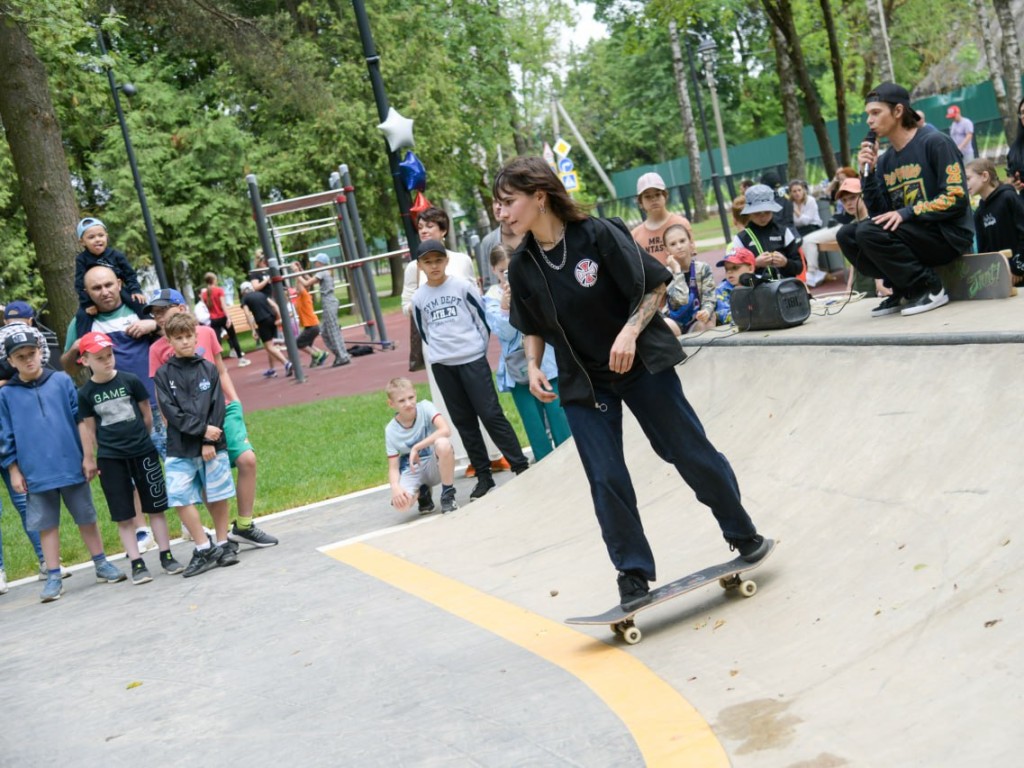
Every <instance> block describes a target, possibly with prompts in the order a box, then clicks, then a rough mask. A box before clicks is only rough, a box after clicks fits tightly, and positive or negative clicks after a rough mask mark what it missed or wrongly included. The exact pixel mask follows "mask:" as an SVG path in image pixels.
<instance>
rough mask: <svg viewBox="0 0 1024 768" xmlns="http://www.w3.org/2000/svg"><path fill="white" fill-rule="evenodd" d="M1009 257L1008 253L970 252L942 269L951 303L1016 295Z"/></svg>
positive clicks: (940, 269)
mask: <svg viewBox="0 0 1024 768" xmlns="http://www.w3.org/2000/svg"><path fill="white" fill-rule="evenodd" d="M1010 255H1011V254H1010V252H1009V251H1000V252H998V253H969V254H967V255H965V256H961V257H960V258H958V259H955V260H954V261H952V262H951V263H949V264H947V265H945V266H942V267H939V268H938V270H937V271H938V273H939V277H940V278H941V279H942V285H943V287H945V289H946V293H947V294H949V299H950V301H969V300H972V299H1005V298H1007V297H1009V296H1013V295H1015V294H1016V289H1014V287H1013V279H1012V278H1011V276H1010V265H1009V263H1008V262H1007V257H1008V256H1010Z"/></svg>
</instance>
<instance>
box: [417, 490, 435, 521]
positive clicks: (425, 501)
mask: <svg viewBox="0 0 1024 768" xmlns="http://www.w3.org/2000/svg"><path fill="white" fill-rule="evenodd" d="M419 502H420V514H421V515H426V514H428V513H430V512H433V511H434V494H433V493H431V492H430V486H429V485H421V486H420V495H419Z"/></svg>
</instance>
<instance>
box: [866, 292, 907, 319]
mask: <svg viewBox="0 0 1024 768" xmlns="http://www.w3.org/2000/svg"><path fill="white" fill-rule="evenodd" d="M902 306H903V297H902V296H900V295H899V294H898V293H894V294H893V295H892V296H887V297H886V298H885V299H883V300H882V303H881V304H879V305H878V306H877V307H875V308H874V309H872V310H871V316H872V317H885V316H886V315H895V314H896V313H897V312H899V311H900V309H901V308H902Z"/></svg>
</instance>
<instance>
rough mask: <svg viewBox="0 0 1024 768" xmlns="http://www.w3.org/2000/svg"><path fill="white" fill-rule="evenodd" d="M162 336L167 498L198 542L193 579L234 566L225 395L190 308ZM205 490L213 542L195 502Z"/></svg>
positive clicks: (159, 375)
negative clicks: (169, 351) (167, 352)
mask: <svg viewBox="0 0 1024 768" xmlns="http://www.w3.org/2000/svg"><path fill="white" fill-rule="evenodd" d="M164 336H166V338H167V341H169V342H170V344H171V347H172V348H173V349H174V357H172V358H170V359H169V360H168V361H167V362H166V363H164V364H163V365H162V366H160V369H159V370H158V371H157V372H156V376H155V377H154V383H155V384H156V392H157V403H158V404H159V406H160V412H161V413H163V415H164V420H165V421H166V422H167V462H166V464H165V465H164V469H165V471H166V473H167V497H168V502H169V503H170V505H171V506H173V507H174V508H175V509H176V510H177V512H178V516H179V517H181V523H182V525H184V526H185V528H186V529H187V530H188V532H189V533H190V534H191V535H192V539H193V540H194V541H195V543H196V549H195V552H193V554H192V560H191V562H190V563H189V564H188V566H187V567H186V568H185V573H184V576H185V578H189V577H191V576H197V575H199V574H200V573H205V572H206V571H208V570H210V569H211V568H216V567H217V566H222V567H224V566H228V565H235V564H236V563H237V562H238V557H237V556H236V555H235V547H234V546H233V545H230V544H229V543H228V500H229V499H231V498H232V497H233V496H234V495H235V485H234V483H233V482H232V480H231V464H230V462H229V461H228V452H227V441H226V440H225V439H224V410H225V409H224V395H223V394H222V393H221V388H220V376H219V375H218V374H217V367H216V366H215V365H214V364H213V363H211V362H209V361H208V360H204V359H203V358H202V357H200V356H199V355H197V354H196V319H195V317H193V316H192V315H191V314H189V313H187V312H179V313H177V314H175V315H173V316H172V317H170V318H168V320H167V323H166V324H165V325H164ZM204 492H205V495H206V508H207V509H208V510H210V516H211V517H212V518H213V525H214V529H215V530H216V537H217V538H216V541H215V542H211V541H210V540H209V538H207V536H206V531H205V530H204V529H203V524H202V521H201V520H200V518H199V510H198V509H196V505H197V504H200V503H201V502H202V501H203V495H204Z"/></svg>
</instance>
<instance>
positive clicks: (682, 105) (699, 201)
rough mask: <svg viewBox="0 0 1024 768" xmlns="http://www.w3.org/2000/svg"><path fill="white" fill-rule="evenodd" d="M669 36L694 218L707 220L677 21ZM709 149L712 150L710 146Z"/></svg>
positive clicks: (695, 135)
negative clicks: (688, 163) (687, 159)
mask: <svg viewBox="0 0 1024 768" xmlns="http://www.w3.org/2000/svg"><path fill="white" fill-rule="evenodd" d="M668 37H669V40H670V41H671V43H672V71H673V73H674V74H675V78H676V96H677V97H678V98H679V117H680V119H681V120H682V123H683V137H684V140H685V141H686V155H687V157H688V158H689V161H690V191H691V192H692V193H693V220H694V221H705V220H706V219H707V217H708V206H707V201H706V200H705V199H704V185H703V179H701V173H700V147H699V146H698V145H697V126H696V125H695V124H694V120H693V106H692V105H691V104H690V89H689V88H688V87H687V85H686V66H685V65H684V64H683V52H682V48H681V47H680V46H679V27H678V25H677V24H676V22H675V21H670V22H669V23H668ZM708 151H710V148H709V149H708Z"/></svg>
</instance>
